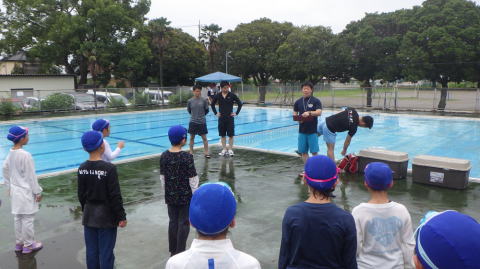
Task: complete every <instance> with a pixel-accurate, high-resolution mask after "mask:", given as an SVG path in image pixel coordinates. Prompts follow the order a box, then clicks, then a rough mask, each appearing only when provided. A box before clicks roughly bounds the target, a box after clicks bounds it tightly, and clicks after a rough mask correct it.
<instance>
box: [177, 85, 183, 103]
mask: <svg viewBox="0 0 480 269" xmlns="http://www.w3.org/2000/svg"><path fill="white" fill-rule="evenodd" d="M177 89H178V92H179V94H180V104H181V103H182V88H181V87H180V86H177Z"/></svg>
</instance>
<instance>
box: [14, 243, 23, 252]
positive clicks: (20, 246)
mask: <svg viewBox="0 0 480 269" xmlns="http://www.w3.org/2000/svg"><path fill="white" fill-rule="evenodd" d="M22 250H23V244H15V251H22Z"/></svg>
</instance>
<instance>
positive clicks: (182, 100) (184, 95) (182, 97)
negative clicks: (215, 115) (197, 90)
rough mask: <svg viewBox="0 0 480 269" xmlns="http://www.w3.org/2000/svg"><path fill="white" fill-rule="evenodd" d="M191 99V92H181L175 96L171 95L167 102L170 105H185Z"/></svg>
mask: <svg viewBox="0 0 480 269" xmlns="http://www.w3.org/2000/svg"><path fill="white" fill-rule="evenodd" d="M192 97H193V93H192V92H191V91H181V92H180V93H177V94H172V95H170V96H169V97H168V101H169V102H170V104H171V105H181V104H186V103H187V101H188V99H190V98H192Z"/></svg>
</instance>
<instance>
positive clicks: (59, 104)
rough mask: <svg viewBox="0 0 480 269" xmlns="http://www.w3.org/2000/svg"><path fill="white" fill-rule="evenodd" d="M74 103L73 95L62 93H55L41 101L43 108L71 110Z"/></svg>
mask: <svg viewBox="0 0 480 269" xmlns="http://www.w3.org/2000/svg"><path fill="white" fill-rule="evenodd" d="M74 105H75V100H74V99H73V97H72V96H70V95H68V94H62V93H54V94H52V95H49V96H48V97H47V98H46V99H45V100H43V101H41V108H42V110H69V109H73V108H74Z"/></svg>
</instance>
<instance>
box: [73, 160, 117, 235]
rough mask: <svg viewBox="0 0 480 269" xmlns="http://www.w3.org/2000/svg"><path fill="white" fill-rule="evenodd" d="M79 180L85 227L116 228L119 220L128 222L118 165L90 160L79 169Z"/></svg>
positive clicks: (79, 197) (79, 196)
mask: <svg viewBox="0 0 480 269" xmlns="http://www.w3.org/2000/svg"><path fill="white" fill-rule="evenodd" d="M77 177H78V201H79V202H80V205H81V206H82V211H83V221H82V223H83V225H85V226H89V227H95V228H113V227H117V225H118V222H119V221H122V220H126V214H125V209H124V208H123V199H122V193H121V191H120V185H119V183H118V177H117V169H116V167H115V165H113V164H111V163H108V162H105V161H86V162H84V163H82V164H81V165H80V167H79V168H78V172H77Z"/></svg>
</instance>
